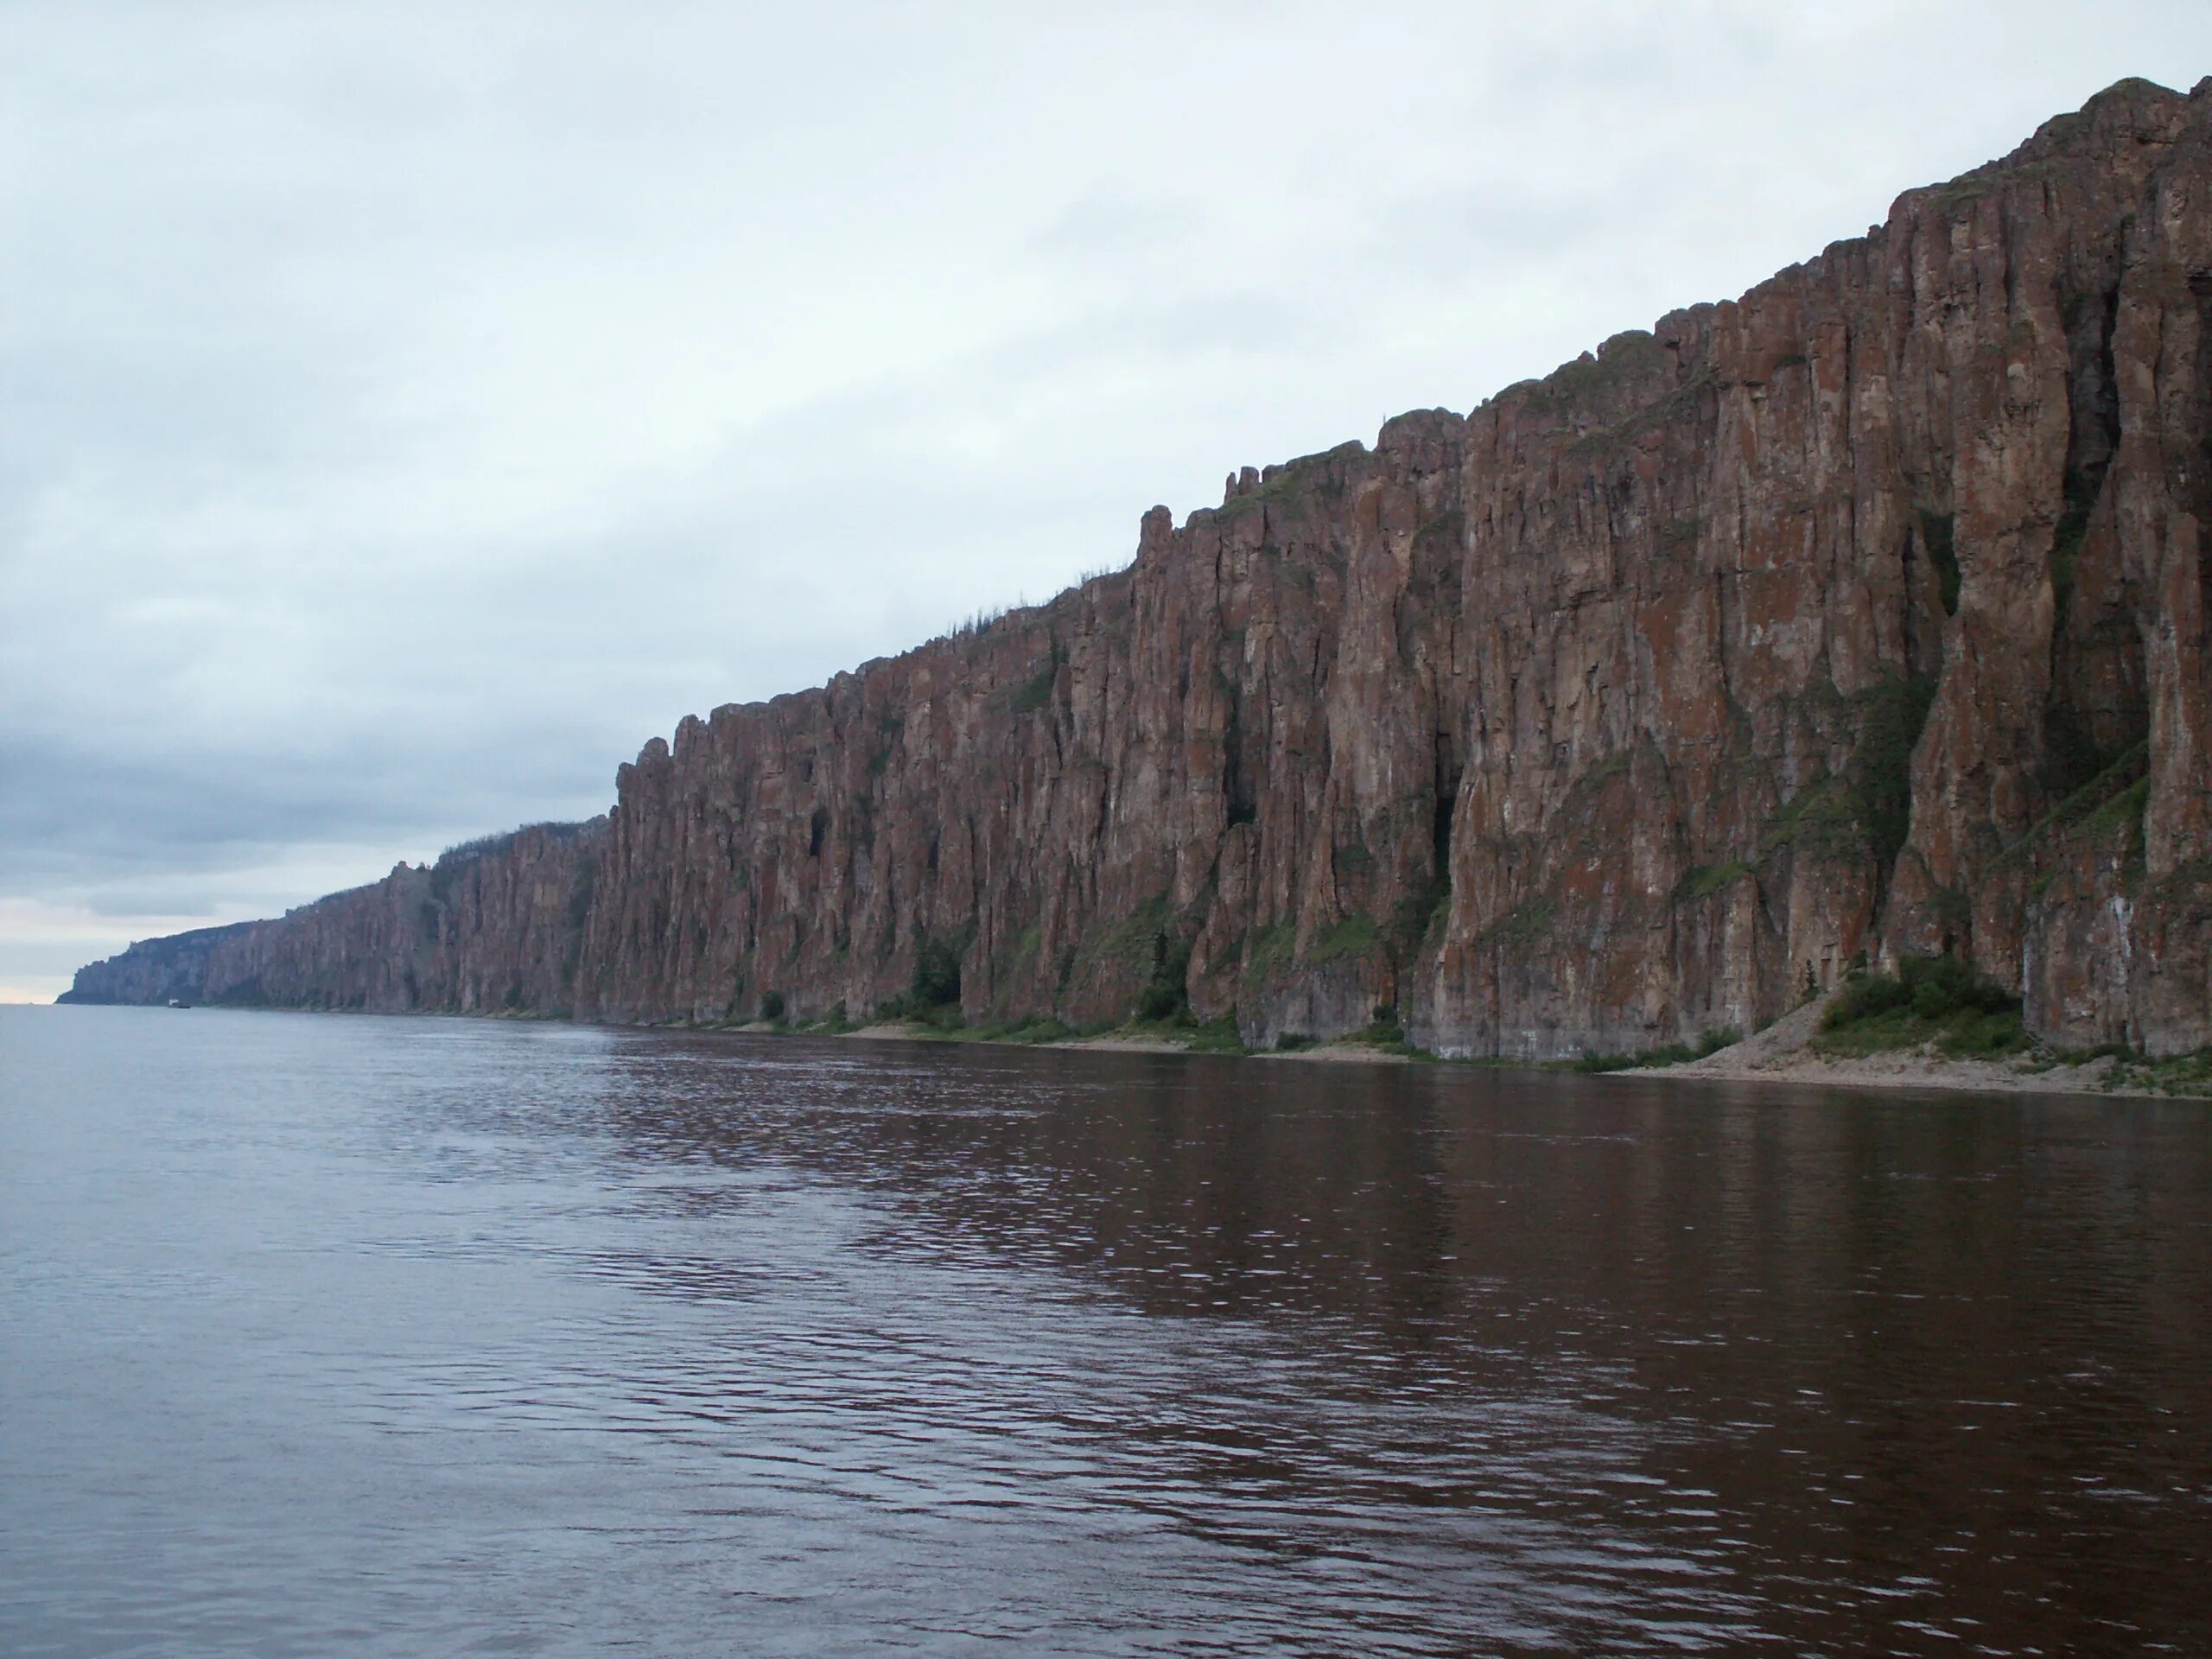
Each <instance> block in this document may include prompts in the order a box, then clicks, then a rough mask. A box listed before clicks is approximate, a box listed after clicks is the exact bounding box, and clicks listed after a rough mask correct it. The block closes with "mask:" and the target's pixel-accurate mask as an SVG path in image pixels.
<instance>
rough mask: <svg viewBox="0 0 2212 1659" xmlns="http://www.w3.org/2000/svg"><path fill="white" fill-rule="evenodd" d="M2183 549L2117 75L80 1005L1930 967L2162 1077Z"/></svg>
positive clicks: (2211, 741) (2209, 234)
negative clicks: (860, 663)
mask: <svg viewBox="0 0 2212 1659" xmlns="http://www.w3.org/2000/svg"><path fill="white" fill-rule="evenodd" d="M2208 525H2212V80H2208V81H2207V82H2205V83H2202V84H2201V85H2200V86H2198V88H2197V89H2196V92H2194V93H2193V94H2191V95H2190V96H2189V97H2186V98H2184V97H2182V96H2180V95H2177V94H2176V93H2173V92H2167V91H2165V90H2164V89H2162V88H2159V87H2156V86H2150V85H2148V84H2146V83H2144V82H2139V81H2130V82H2123V83H2122V84H2120V86H2115V87H2113V89H2111V90H2110V91H2108V92H2105V93H2102V94H2101V95H2100V96H2099V97H2098V98H2096V99H2094V100H2092V101H2091V103H2090V104H2089V105H2088V107H2087V108H2085V109H2084V110H2082V111H2081V112H2080V113H2078V114H2075V115H2068V116H2062V117H2060V118H2057V119H2056V120H2054V121H2051V122H2050V123H2048V124H2046V125H2045V126H2044V128H2043V129H2042V130H2040V131H2038V132H2037V134H2036V135H2035V137H2033V138H2031V140H2030V141H2029V142H2028V143H2026V144H2024V146H2022V147H2021V149H2018V151H2016V152H2015V153H2014V154H2013V155H2012V156H2008V157H2006V158H2005V160H2003V161H2001V162H1995V163H1993V164H1991V165H1989V166H1987V167H1984V168H1980V169H1977V170H1976V171H1975V172H1974V173H1971V174H1968V175H1966V176H1965V177H1963V178H1961V179H1958V180H1956V181H1953V182H1951V183H1949V184H1948V185H1942V186H1938V187H1935V188H1928V189H1922V190H1915V191H1912V192H1910V193H1908V194H1906V195H1904V197H1902V198H1900V199H1899V200H1898V201H1897V204H1896V206H1895V207H1893V208H1892V209H1891V213H1890V216H1889V219H1888V221H1887V222H1886V223H1885V225H1883V226H1879V227H1878V228H1876V229H1875V230H1873V231H1872V232H1869V234H1868V235H1867V236H1866V238H1864V239H1861V240H1855V241H1849V242H1842V243H1838V244H1836V245H1834V246H1832V247H1830V248H1829V249H1827V251H1825V252H1824V253H1822V254H1821V256H1820V257H1817V258H1815V259H1813V260H1811V261H1808V263H1806V264H1802V265H1799V266H1796V267H1794V268H1792V269H1790V270H1786V271H1783V273H1781V274H1780V275H1779V276H1777V277H1774V278H1772V279H1771V280H1770V281H1769V282H1767V283H1763V284H1761V285H1760V286H1759V287H1758V288H1757V289H1753V290H1752V291H1751V293H1749V294H1748V295H1746V296H1744V297H1743V298H1742V299H1741V300H1738V301H1735V302H1729V303H1724V304H1719V305H1705V306H1698V307H1695V308H1692V309H1689V310H1687V311H1681V312H1677V313H1675V314H1674V315H1670V316H1668V317H1665V318H1662V320H1661V321H1660V322H1659V323H1658V325H1657V326H1656V328H1655V329H1654V330H1653V331H1652V332H1651V333H1649V334H1643V333H1632V334H1621V335H1618V336H1616V337H1615V338H1614V339H1612V340H1608V341H1607V342H1606V343H1605V345H1604V346H1601V347H1600V348H1599V351H1598V352H1597V353H1596V354H1594V355H1586V356H1585V357H1583V358H1581V359H1579V360H1577V361H1575V362H1573V363H1569V364H1567V365H1565V366H1564V367H1562V368H1561V369H1560V370H1559V371H1558V372H1555V373H1554V374H1553V375H1551V376H1550V377H1549V378H1547V379H1544V380H1541V381H1537V382H1530V383H1527V384H1523V385H1517V386H1514V387H1511V388H1510V389H1508V390H1507V391H1504V392H1503V393H1501V394H1499V395H1498V396H1497V397H1495V398H1493V399H1491V401H1490V402H1488V403H1486V404H1483V405H1482V406H1481V407H1480V408H1478V410H1475V411H1474V413H1472V414H1471V415H1469V416H1465V417H1464V418H1462V417H1461V416H1456V415H1452V414H1449V413H1446V412H1444V411H1440V410H1439V411H1433V412H1427V413H1421V414H1414V415H1408V416H1401V417H1399V418H1398V419H1396V420H1394V421H1392V422H1390V423H1389V424H1388V425H1386V426H1385V427H1384V428H1383V432H1382V435H1381V437H1380V439H1379V441H1378V442H1377V443H1376V446H1375V448H1373V449H1371V450H1370V449H1368V448H1365V447H1363V446H1362V445H1360V444H1357V443H1351V444H1347V445H1344V447H1342V448H1338V449H1334V450H1331V451H1330V452H1328V453H1327V454H1321V455H1314V456H1309V457H1307V458H1306V459H1304V460H1302V461H1292V462H1290V463H1287V465H1284V466H1281V467H1268V469H1266V471H1265V472H1262V473H1255V472H1254V471H1252V470H1250V469H1249V468H1248V469H1246V470H1244V471H1243V472H1242V473H1240V474H1237V475H1236V476H1235V477H1233V478H1232V479H1231V480H1230V483H1229V486H1228V490H1227V493H1226V499H1224V502H1223V504H1222V505H1221V506H1220V507H1218V508H1214V509H1209V510H1202V511H1199V512H1194V513H1192V515H1191V516H1190V518H1189V519H1188V520H1187V521H1186V522H1185V524H1183V525H1182V526H1181V527H1180V528H1178V527H1177V526H1176V525H1174V524H1173V522H1172V521H1171V520H1170V518H1169V516H1168V514H1167V512H1166V510H1165V509H1162V508H1154V510H1153V511H1152V512H1150V513H1148V514H1147V515H1146V517H1145V518H1144V522H1143V526H1142V530H1141V535H1140V538H1139V543H1138V548H1137V555H1136V559H1135V564H1134V565H1133V566H1132V567H1131V568H1130V569H1128V570H1127V571H1124V572H1122V573H1121V574H1119V575H1110V576H1106V577H1102V578H1100V579H1098V580H1096V581H1093V582H1088V583H1086V584H1085V585H1084V586H1083V587H1082V588H1077V589H1075V590H1073V591H1071V592H1069V593H1066V594H1062V595H1061V596H1060V597H1059V598H1058V599H1056V600H1054V601H1052V602H1050V603H1048V604H1046V605H1043V606H1039V607H1035V608H1033V609H1028V610H1023V611H1018V612H1015V613H1012V614H1009V615H1007V616H1006V617H1003V618H1001V619H1000V620H997V621H995V622H993V623H991V624H989V625H988V626H983V627H981V628H978V629H976V630H974V631H972V632H963V633H962V634H960V635H957V636H955V637H952V638H949V639H939V640H936V641H933V642H932V643H931V644H929V645H924V646H922V647H920V648H919V649H918V650H915V651H912V652H908V653H907V654H906V655H905V656H902V657H899V658H893V659H891V660H888V661H882V662H877V663H872V664H868V665H867V666H865V667H863V668H861V669H860V670H858V671H855V672H852V673H849V674H842V675H839V676H838V677H836V679H834V680H832V681H831V682H830V683H829V684H828V685H827V686H825V687H823V688H821V689H819V690H812V691H806V692H802V693H798V694H796V695H793V696H785V697H779V698H777V699H775V700H774V701H772V702H767V703H762V704H748V705H745V706H742V707H738V706H730V707H725V708H721V709H716V710H715V712H714V714H713V715H712V716H711V717H710V718H709V719H707V720H704V721H701V720H698V719H696V718H693V719H688V720H686V721H684V722H683V725H682V726H681V727H680V728H678V729H677V734H676V741H675V743H674V745H673V746H672V747H671V745H669V744H667V743H665V742H664V741H661V740H659V739H655V740H654V741H652V742H651V743H648V744H647V745H646V746H645V751H644V753H642V754H641V755H640V756H639V759H638V760H637V762H636V763H635V764H634V765H632V766H624V767H622V768H621V770H620V774H619V776H618V782H617V800H616V804H615V805H614V808H613V812H612V814H611V815H610V816H609V817H607V818H606V819H604V820H601V821H598V822H595V823H593V824H590V825H585V826H575V827H569V828H564V829H556V828H552V827H545V826H541V827H539V828H537V829H530V830H525V831H522V832H520V833H518V835H516V836H512V837H508V838H505V839H504V840H502V841H499V842H494V843H491V844H487V845H485V846H481V847H479V848H475V849H461V851H458V852H456V853H455V854H453V855H448V857H447V858H444V859H442V860H441V861H439V862H438V863H437V864H436V865H435V866H433V867H431V868H427V869H426V868H410V867H408V866H404V865H403V866H401V867H400V868H398V869H397V870H395V871H394V872H393V873H392V874H391V876H389V877H388V878H386V879H385V880H384V881H382V882H380V883H378V884H377V885H375V886H373V887H365V888H361V889H358V890H356V891H354V892H352V893H340V894H337V895H334V897H332V898H329V899H323V900H321V901H320V902H319V903H317V904H314V905H310V906H305V907H304V908H302V909H300V910H297V911H294V912H291V913H289V915H287V916H286V917H284V918H283V919H281V920H278V921H272V922H264V923H257V924H251V925H246V926H245V927H243V928H236V929H228V930H219V931H214V932H213V933H211V934H198V935H184V936H181V937H180V938H178V939H175V940H168V941H154V942H150V943H149V944H140V945H135V946H133V947H132V948H131V950H130V951H128V952H126V953H125V954H124V955H123V956H121V957H116V958H114V959H113V960H111V961H110V962H107V963H99V964H95V965H94V966H92V967H90V968H87V969H84V970H83V972H82V973H80V974H79V976H78V982H77V988H76V990H75V992H74V993H73V995H74V996H75V997H76V998H77V999H78V1000H121V1001H151V1000H156V999H157V998H162V997H166V996H169V995H188V996H190V997H192V998H193V999H194V1000H205V1001H226V1000H230V1001H252V1002H261V1003H271V1004H282V1005H286V1006H313V1007H367V1008H390V1009H404V1008H442V1009H454V1010H462V1011H478V1010H493V1009H500V1008H517V1009H541V1010H549V1011H561V1012H566V1013H572V1014H575V1016H576V1017H579V1018H585V1019H598V1020H655V1019H661V1018H668V1017H690V1018H724V1017H728V1016H731V1015H736V1016H739V1017H742V1016H745V1015H747V1014H751V1013H753V1011H754V1010H755V1009H756V1008H758V1007H760V1004H761V1002H762V1001H763V999H764V998H766V997H768V996H769V995H771V994H772V995H776V996H778V997H780V998H781V999H782V1000H783V1001H784V1004H785V1007H787V1008H788V1009H789V1010H790V1011H791V1014H794V1015H796V1016H800V1017H804V1016H810V1015H816V1014H821V1013H823V1011H825V1010H828V1009H829V1008H830V1007H833V1006H834V1005H836V1004H839V1003H842V1004H843V1005H844V1007H846V1009H847V1010H849V1012H850V1013H851V1014H854V1015H855V1016H858V1015H860V1014H864V1013H866V1012H867V1011H868V1010H871V1009H873V1008H874V1007H876V1006H877V1005H878V1004H879V1003H880V1002H883V1001H887V1000H890V999H893V998H897V997H900V996H902V995H907V994H909V993H910V992H911V991H912V990H914V989H915V988H916V987H917V986H918V985H919V986H920V987H921V988H923V989H924V990H925V991H926V992H927V993H928V994H929V995H935V996H940V997H943V996H954V995H957V1000H958V1001H959V1002H960V1004H961V1005H962V1007H963V1008H964V1009H966V1010H967V1011H968V1013H969V1014H970V1015H971V1016H974V1017H982V1016H985V1015H987V1014H1002V1015H1003V1014H1044V1013H1052V1014H1058V1015H1059V1016H1060V1017H1062V1018H1064V1019H1066V1020H1071V1021H1079V1020H1091V1019H1112V1018H1117V1017H1121V1016H1123V1015H1125V1014H1128V1012H1129V1011H1130V1010H1131V1009H1132V1008H1133V1007H1137V1006H1139V1005H1140V1004H1142V1005H1145V1006H1148V1007H1154V1008H1155V1009H1157V1008H1161V1007H1172V1006H1176V1005H1178V1004H1180V1003H1184V1002H1185V1001H1186V1002H1187V1006H1188V1007H1190V1008H1191V1009H1192V1011H1193V1012H1194V1013H1195V1014H1197V1015H1198V1017H1200V1018H1214V1017H1218V1016H1221V1015H1224V1014H1229V1015H1233V1016H1234V1017H1235V1019H1236V1021H1237V1023H1238V1025H1239V1027H1241V1028H1242V1030H1243V1033H1245V1035H1246V1036H1247V1037H1248V1039H1252V1040H1258V1041H1266V1040H1272V1039H1274V1037H1275V1036H1276V1035H1277V1034H1279V1033H1283V1032H1286V1031H1300V1032H1306V1033H1313V1034H1316V1035H1329V1034H1333V1033H1340V1032H1343V1031H1346V1030H1349V1029H1351V1028H1354V1027H1360V1026H1363V1025H1365V1024H1367V1023H1368V1021H1369V1020H1370V1019H1371V1018H1372V1017H1373V1015H1374V1013H1375V1010H1376V1007H1377V1005H1378V1004H1390V1005H1393V1006H1394V1007H1395V1009H1396V1010H1397V1011H1398V1014H1399V1015H1400V1017H1401V1018H1402V1020H1403V1021H1404V1023H1405V1025H1406V1027H1407V1028H1408V1033H1409V1035H1411V1036H1412V1037H1413V1038H1414V1040H1416V1041H1418V1042H1420V1043H1421V1044H1422V1045H1424V1046H1428V1047H1431V1048H1433V1049H1437V1050H1440V1051H1441V1052H1447V1053H1459V1054H1497V1055H1505V1056H1518V1057H1531V1058H1536V1057H1554V1056H1562V1055H1567V1054H1572V1053H1575V1052H1580V1051H1583V1050H1585V1049H1588V1048H1599V1049H1606V1050H1612V1051H1632V1050H1636V1049H1639V1048H1643V1047H1648V1046H1656V1045H1658V1044H1661V1043H1663V1042H1667V1041H1670V1040H1675V1039H1683V1038H1687V1037H1690V1036H1693V1035H1694V1034H1695V1033H1698V1032H1700V1031H1701V1030H1705V1029H1708V1028H1713V1027H1722V1026H1737V1027H1744V1028H1746V1029H1748V1028H1750V1027H1753V1026H1756V1025H1758V1024H1760V1023H1762V1022H1764V1021H1765V1020H1768V1019H1770V1018H1772V1017H1773V1016H1775V1015H1776V1014H1779V1013H1781V1012H1782V1011H1783V1010H1784V1009H1786V1008H1787V1007H1790V1006H1792V1005H1793V1004H1794V1003H1795V1002H1796V1001H1798V1000H1799V998H1800V997H1801V995H1802V993H1803V991H1804V989H1805V988H1807V986H1808V984H1809V985H1824V984H1827V983H1828V982H1832V981H1833V980H1834V978H1835V977H1836V976H1838V975H1839V974H1840V973H1842V972H1843V971H1844V970H1845V969H1846V967H1847V964H1848V963H1850V962H1851V961H1852V960H1853V958H1854V957H1859V956H1861V955H1862V954H1864V955H1866V956H1868V957H1872V958H1874V959H1876V960H1880V959H1882V958H1885V957H1889V956H1891V955H1894V954H1896V953H1898V952H1904V951H1911V952H1932V951H1937V950H1951V951H1955V952H1957V953H1960V954H1961V955H1962V956H1965V957H1968V958H1970V959H1971V960H1972V961H1974V963H1977V964H1979V965H1980V967H1981V968H1983V969H1985V970H1986V971H1987V972H1988V973H1989V974H1991V975H1993V976H1996V977H1997V978H1999V979H2000V980H2002V981H2004V982H2006V983H2008V984H2010V985H2012V986H2013V987H2015V988H2018V989H2019V990H2020V991H2021V992H2022V994H2023V995H2024V1006H2025V1009H2026V1013H2027V1017H2028V1020H2029V1023H2030V1025H2031V1028H2033V1029H2035V1030H2037V1032H2039V1033H2043V1034H2044V1035H2046V1036H2048V1037H2050V1038H2052V1039H2055V1040H2057V1041H2061V1042H2065V1043H2072V1044H2088V1043H2094V1042H2104V1041H2113V1040H2126V1041H2130V1042H2133V1043H2134V1044H2136V1045H2138V1046H2146V1047H2149V1048H2151V1049H2152V1050H2153V1051H2155V1052H2170V1051H2175V1050H2181V1049H2189V1048H2194V1047H2196V1046H2201V1045H2203V1044H2205V1043H2207V1042H2212V980H2209V979H2208V956H2212V768H2208V749H2209V748H2212V655H2209V654H2208V653H2209V652H2212V640H2209V639H2208V633H2207V613H2208V607H2212V549H2208V547H2207V544H2206V541H2205V536H2206V531H2207V526H2208ZM193 940H205V941H206V943H205V944H204V946H203V945H200V944H194V945H191V946H190V948H186V947H187V942H188V941H193ZM156 962H158V963H165V964H168V967H167V968H163V969H156V968H154V967H153V966H151V965H150V964H152V963H156ZM172 969H173V971H171V970H172Z"/></svg>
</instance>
